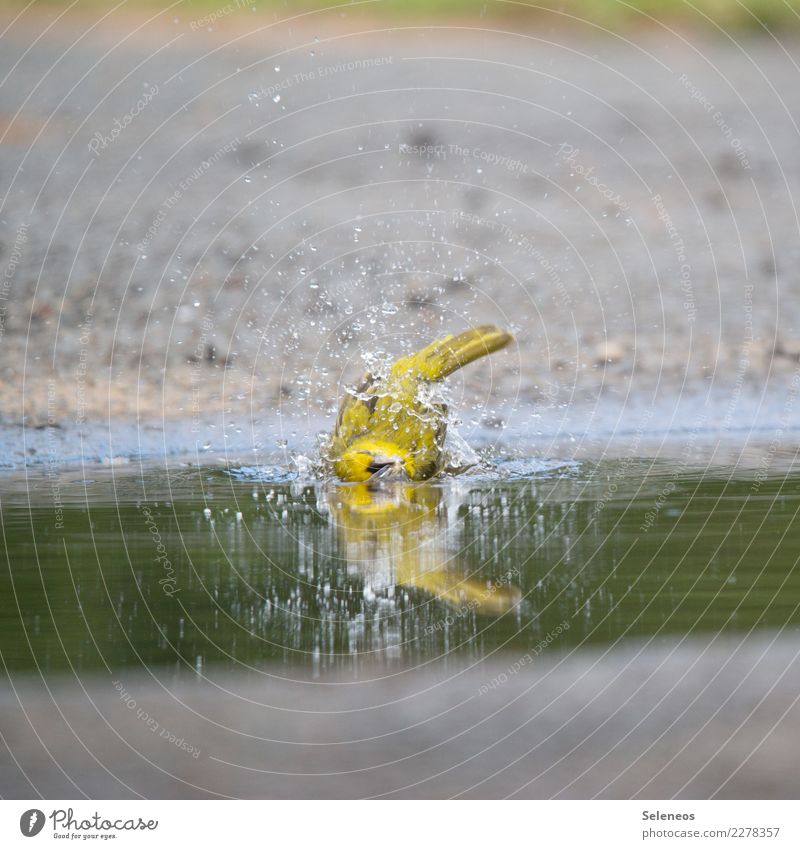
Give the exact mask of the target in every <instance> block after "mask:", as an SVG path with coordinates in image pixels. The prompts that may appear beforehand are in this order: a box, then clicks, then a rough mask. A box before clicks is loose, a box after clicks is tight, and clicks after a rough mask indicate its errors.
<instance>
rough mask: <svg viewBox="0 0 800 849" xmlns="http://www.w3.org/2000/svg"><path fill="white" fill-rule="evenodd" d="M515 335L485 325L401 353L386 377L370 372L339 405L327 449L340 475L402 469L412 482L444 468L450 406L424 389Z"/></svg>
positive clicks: (355, 477)
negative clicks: (431, 397) (431, 398)
mask: <svg viewBox="0 0 800 849" xmlns="http://www.w3.org/2000/svg"><path fill="white" fill-rule="evenodd" d="M511 339H512V337H511V335H510V334H509V333H506V332H505V331H504V330H500V329H498V328H497V327H494V326H493V325H490V324H486V325H482V326H481V327H474V328H472V329H471V330H466V331H465V332H464V333H461V334H459V335H458V336H452V335H448V336H445V337H443V338H442V339H438V340H436V341H435V342H432V343H431V344H430V345H428V346H427V347H426V348H423V349H422V350H421V351H417V353H415V354H410V355H409V356H407V357H401V358H400V359H399V360H397V361H396V362H395V363H394V365H393V366H392V367H391V369H390V370H389V373H388V374H387V375H386V376H385V377H383V378H380V379H379V378H376V377H374V376H373V375H370V374H368V375H367V376H366V377H365V378H364V380H363V381H362V383H361V384H360V385H359V386H358V387H357V388H356V389H355V390H354V392H353V393H352V394H348V395H347V396H346V397H345V399H344V400H343V401H342V405H341V407H340V409H339V416H338V419H337V422H336V428H335V429H334V432H333V435H332V437H331V440H330V443H329V446H328V452H327V453H328V455H329V456H330V457H331V459H332V461H333V467H334V470H335V471H336V474H337V475H338V476H339V477H340V478H341V479H342V480H345V481H364V480H367V479H368V478H370V477H371V476H372V475H373V474H376V473H378V472H382V471H383V470H385V469H387V468H399V469H402V470H403V471H405V473H406V475H407V476H408V477H409V478H410V479H411V480H425V479H427V478H429V477H431V476H432V475H435V474H436V473H437V472H439V471H441V469H442V466H443V451H444V438H445V434H446V431H447V407H446V406H445V405H444V404H441V403H432V402H429V401H427V400H426V399H425V398H424V397H422V395H423V393H421V392H420V390H421V388H422V387H423V386H424V385H425V384H428V383H432V382H435V381H438V380H442V379H444V378H445V377H447V376H448V375H449V374H452V373H453V372H454V371H456V370H457V369H460V368H461V367H462V366H464V365H466V364H467V363H471V362H472V361H473V360H477V359H478V358H479V357H483V356H485V355H486V354H491V353H492V352H493V351H497V350H499V349H500V348H503V347H505V346H506V345H507V344H508V343H509V342H510V341H511Z"/></svg>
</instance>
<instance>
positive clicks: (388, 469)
mask: <svg viewBox="0 0 800 849" xmlns="http://www.w3.org/2000/svg"><path fill="white" fill-rule="evenodd" d="M367 471H368V472H371V473H372V476H371V477H370V480H378V479H379V478H384V477H388V476H390V475H392V474H394V473H395V472H401V471H403V458H402V457H398V456H397V455H396V454H392V455H386V454H373V455H372V460H371V461H370V464H369V466H367Z"/></svg>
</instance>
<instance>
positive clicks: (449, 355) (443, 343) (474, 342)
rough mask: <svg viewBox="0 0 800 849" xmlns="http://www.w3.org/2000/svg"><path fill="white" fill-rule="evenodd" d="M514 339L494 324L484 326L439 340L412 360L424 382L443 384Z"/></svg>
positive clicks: (412, 357)
mask: <svg viewBox="0 0 800 849" xmlns="http://www.w3.org/2000/svg"><path fill="white" fill-rule="evenodd" d="M512 338H513V337H512V336H511V334H510V333H506V331H505V330H500V328H498V327H495V326H494V325H493V324H483V325H481V326H480V327H473V328H472V329H471V330H465V331H464V332H463V333H459V335H458V336H453V335H448V336H444V337H443V338H441V339H437V340H436V341H435V342H432V343H431V344H430V345H428V347H427V348H423V349H422V350H421V351H417V353H416V354H414V355H412V356H411V357H410V358H409V359H410V360H411V362H412V364H413V367H414V368H415V369H416V370H417V372H418V374H419V376H420V377H421V378H423V379H424V380H441V379H442V378H444V377H447V375H448V374H452V373H453V372H454V371H457V370H458V369H460V368H461V366H465V365H466V364H467V363H471V362H472V361H473V360H477V359H478V358H479V357H483V356H485V355H486V354H491V353H492V352H493V351H499V350H500V348H504V347H505V346H506V345H508V343H509V342H510V341H511V340H512Z"/></svg>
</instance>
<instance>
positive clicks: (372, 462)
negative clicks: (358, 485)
mask: <svg viewBox="0 0 800 849" xmlns="http://www.w3.org/2000/svg"><path fill="white" fill-rule="evenodd" d="M408 461H409V454H408V452H407V451H403V449H402V448H400V447H399V446H398V445H392V444H389V443H385V442H381V441H380V440H369V439H363V440H357V441H356V442H354V443H353V444H352V445H351V446H350V447H349V448H348V449H347V450H346V451H345V452H343V454H342V456H341V457H339V459H338V460H337V461H336V474H337V475H338V476H339V477H340V478H341V479H342V480H344V481H366V480H369V479H370V478H372V477H373V476H374V475H378V476H379V477H383V476H384V475H391V474H394V473H395V472H396V473H399V474H404V473H405V474H408V472H409V469H408V468H407V467H406V464H407V463H408ZM408 476H409V477H410V474H409V475H408Z"/></svg>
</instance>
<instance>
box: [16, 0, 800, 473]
mask: <svg viewBox="0 0 800 849" xmlns="http://www.w3.org/2000/svg"><path fill="white" fill-rule="evenodd" d="M53 14H55V13H53ZM116 14H117V13H109V15H110V17H107V18H104V20H103V21H102V22H98V21H97V20H96V19H88V18H86V17H83V18H71V17H69V16H68V17H67V18H66V19H62V20H60V21H59V22H58V23H57V24H55V25H54V26H53V27H52V28H50V29H49V30H47V31H46V32H45V27H46V25H47V23H48V22H49V20H50V19H49V18H47V17H43V16H41V15H40V16H38V17H37V16H34V17H31V16H30V15H23V16H22V18H21V19H20V20H19V21H17V22H16V23H14V25H13V26H11V27H10V28H9V29H8V31H7V32H5V33H4V35H3V38H2V42H3V50H2V51H0V75H2V78H5V75H6V74H8V76H7V78H5V79H6V81H5V83H4V84H3V85H2V86H0V132H2V133H3V134H4V136H3V144H2V146H1V147H0V161H1V162H2V167H0V197H1V198H2V222H3V232H2V246H1V250H2V254H1V256H2V262H3V264H4V283H3V291H2V292H0V295H2V297H3V301H2V304H3V307H4V312H3V315H2V331H1V335H0V345H2V366H1V367H0V411H1V412H0V414H1V415H2V419H3V421H4V422H5V423H6V424H11V425H13V426H18V425H19V424H21V423H22V422H23V421H24V422H25V423H27V424H28V425H30V426H31V427H36V426H44V425H46V424H48V423H51V424H55V425H57V426H58V427H59V428H63V429H69V435H68V441H69V442H70V444H71V446H72V447H74V445H75V444H76V443H77V441H78V438H77V436H76V434H75V428H76V427H83V426H86V427H89V428H92V427H94V428H101V429H103V428H104V429H105V431H106V439H107V440H108V439H109V431H111V433H112V434H113V435H116V434H121V438H120V439H116V440H115V442H116V444H115V445H114V450H115V452H116V453H118V454H121V455H124V456H130V455H131V454H135V453H136V452H137V449H138V445H137V442H138V440H139V439H143V440H144V441H147V440H149V439H159V438H160V439H161V441H162V442H163V443H164V444H165V445H167V446H169V447H170V449H174V450H175V451H179V452H180V451H182V452H189V453H194V451H195V448H196V447H197V446H200V447H202V446H203V445H206V444H209V445H211V444H213V445H215V447H216V450H220V446H221V445H223V444H225V443H226V441H235V442H237V443H238V444H239V445H241V444H243V443H244V444H246V443H249V444H251V445H252V444H253V442H254V441H258V440H259V437H260V435H261V434H263V433H265V432H269V431H270V430H271V429H274V425H275V421H276V411H280V413H281V415H282V416H288V417H290V418H291V417H294V418H298V417H299V419H300V420H301V427H300V428H299V429H297V432H298V433H299V434H300V436H302V435H303V434H304V431H305V428H304V427H303V426H302V419H303V418H304V417H306V416H309V417H311V418H312V419H314V420H323V421H325V419H326V417H327V416H330V415H331V413H332V410H333V408H334V406H335V402H336V397H337V394H338V393H339V392H340V391H341V386H342V385H344V384H346V383H349V382H352V381H354V380H356V379H357V378H358V376H359V374H360V373H361V372H362V371H363V369H364V366H365V363H364V357H365V356H367V355H373V354H374V353H375V351H376V348H382V349H384V350H385V351H386V352H387V353H388V354H389V355H397V354H399V353H401V352H403V351H405V350H409V349H410V348H412V347H414V346H419V345H421V344H423V343H427V342H429V341H430V339H431V338H433V337H434V336H436V335H437V334H440V333H441V332H444V331H453V330H459V329H462V328H463V327H464V326H466V325H467V324H469V323H480V322H486V321H495V322H497V323H499V324H501V325H503V326H506V327H509V328H511V329H512V330H513V331H514V333H515V335H516V338H517V343H518V344H517V346H515V347H513V348H510V349H508V350H507V351H504V352H501V353H499V354H497V355H496V356H494V357H493V358H492V361H491V364H483V365H482V366H480V367H476V368H473V369H471V370H469V371H465V372H464V373H463V374H461V375H458V376H456V378H455V379H454V392H455V394H456V397H458V398H461V399H462V404H461V409H462V410H463V411H464V415H463V418H464V419H465V421H466V422H467V423H468V424H469V423H470V422H473V421H474V422H476V423H477V424H480V423H483V424H485V425H487V426H489V427H492V426H496V425H498V424H503V425H509V426H512V427H516V428H517V431H525V430H529V431H530V430H533V431H538V430H540V429H542V427H543V425H542V422H541V421H539V419H541V418H544V430H545V431H547V430H548V428H550V429H552V424H553V422H554V421H558V420H559V415H560V414H561V413H563V412H564V411H565V410H569V411H571V413H572V415H573V416H574V417H575V418H576V419H577V420H578V421H585V420H586V419H587V417H589V416H590V415H591V413H592V412H593V411H594V410H595V409H597V408H598V405H599V408H600V409H601V412H602V415H603V417H604V419H605V420H606V421H608V422H611V423H612V424H613V423H614V422H616V421H621V422H629V420H630V419H631V417H633V418H634V419H635V421H634V423H633V425H632V428H636V427H638V426H639V424H640V422H639V420H638V416H639V413H638V412H637V411H641V410H644V409H649V408H651V407H652V411H651V414H650V420H649V421H646V422H645V423H644V428H645V430H648V429H652V428H657V427H660V426H661V425H662V424H664V423H665V422H667V423H669V422H670V421H673V419H674V421H673V423H674V424H675V426H676V427H677V428H692V427H694V426H695V425H696V424H697V421H696V419H697V416H696V415H694V414H693V409H700V408H701V407H703V405H704V404H705V403H706V402H708V403H710V413H709V415H708V419H709V423H711V424H713V425H714V426H715V427H720V428H722V429H723V430H724V429H731V428H735V427H741V426H749V425H750V423H751V422H753V421H754V420H755V419H756V418H758V417H759V416H760V417H761V418H762V419H766V420H767V424H770V425H773V424H775V423H777V422H778V421H780V420H781V418H782V416H783V417H784V418H789V417H791V415H792V414H793V413H794V404H793V401H792V399H793V397H794V395H795V394H796V392H797V386H798V382H800V373H798V363H797V357H798V354H800V314H798V302H797V299H796V298H793V297H791V292H792V291H793V289H794V288H795V287H796V282H797V280H796V278H797V273H796V268H797V244H798V238H797V235H798V233H797V230H798V220H797V214H796V209H795V205H794V198H795V197H796V195H797V189H798V180H799V179H800V169H799V167H798V161H797V157H796V155H795V153H796V146H797V128H796V125H795V121H794V115H796V113H797V110H798V108H800V102H798V97H800V95H799V94H798V92H800V88H799V87H798V86H797V85H796V77H797V69H796V67H795V65H794V63H793V61H792V59H791V57H792V55H793V51H794V45H793V43H791V42H790V41H787V40H786V39H787V38H788V37H787V36H782V38H784V41H785V44H783V45H782V47H783V48H785V49H781V46H777V45H776V42H775V41H774V40H771V39H768V38H766V37H764V38H758V37H754V36H750V37H744V38H743V39H742V40H740V41H738V42H732V41H730V40H726V39H724V38H722V37H719V38H712V37H711V35H710V33H709V32H708V31H707V30H706V31H704V32H697V33H694V34H687V33H683V32H671V31H666V30H663V29H659V28H653V29H650V30H637V31H635V32H634V33H632V34H631V35H632V36H634V37H629V36H615V35H613V34H608V33H607V34H605V35H604V36H602V37H601V35H600V34H599V32H598V30H597V29H596V28H594V27H590V26H588V25H586V26H585V27H581V26H578V25H575V26H573V28H571V29H566V30H565V29H564V28H563V27H558V26H557V21H558V19H557V18H554V19H553V20H552V21H551V20H550V19H549V18H547V17H545V18H544V19H543V20H542V21H541V22H540V24H539V26H538V28H536V29H534V28H531V29H530V30H528V31H522V32H511V31H508V29H509V27H508V21H507V20H506V19H497V20H495V19H494V18H493V16H492V11H491V8H487V10H485V14H484V16H483V17H481V18H480V19H477V20H475V21H464V22H463V23H460V24H459V25H458V26H451V27H431V26H424V25H423V26H419V27H416V26H414V25H413V23H412V22H408V23H407V24H405V25H403V26H399V27H387V26H386V25H381V26H379V25H378V24H376V22H375V21H374V20H372V19H369V18H366V17H363V16H362V15H361V14H360V13H359V12H358V11H357V10H347V11H344V12H343V11H338V12H330V13H319V14H315V15H312V16H310V17H307V18H303V19H302V20H298V21H295V22H293V23H291V24H271V23H270V22H268V21H265V20H263V19H260V18H257V17H254V16H252V15H251V14H250V13H249V12H248V13H245V12H244V11H242V12H240V13H236V14H231V15H228V16H226V19H225V21H223V22H221V23H220V24H219V25H218V26H217V27H216V28H214V29H213V31H212V32H209V31H207V29H206V28H205V27H204V26H200V25H198V23H197V21H195V20H190V19H188V18H186V16H185V15H183V16H182V15H180V14H175V13H170V15H168V16H167V15H159V16H156V19H155V21H153V22H151V23H150V24H144V23H143V22H142V21H138V22H136V23H135V24H134V22H132V21H131V19H130V17H124V18H117V17H115V15H116ZM242 16H245V17H244V18H243V17H242ZM245 18H246V19H245ZM115 21H116V23H115ZM92 25H95V26H92ZM90 27H91V29H90ZM793 381H794V382H793ZM792 387H794V388H792ZM787 395H789V396H791V397H790V398H789V402H790V408H791V409H790V410H789V411H788V412H787V411H786V410H785V409H784V408H785V406H786V403H787ZM687 396H688V398H689V399H690V400H689V401H688V402H685V400H684V399H685V398H686V397H687ZM679 404H684V407H681V408H680V409H678V405H679ZM686 407H688V410H687V409H686ZM537 413H538V414H543V415H539V416H536V415H535V414H537ZM629 427H630V426H629ZM288 430H290V431H291V430H295V428H294V427H291V428H288ZM573 430H574V428H573ZM154 433H156V434H157V435H156V436H153V434H154ZM162 433H163V435H162ZM242 433H244V434H245V436H244V438H240V435H241V434H242ZM12 438H13V437H11V436H9V437H8V438H7V439H12ZM286 438H290V439H291V434H287V436H286ZM270 447H273V446H270ZM69 453H70V454H71V455H72V456H74V454H75V452H74V451H70V452H69ZM93 456H95V455H93ZM6 459H7V458H6ZM98 459H102V457H99V458H98ZM15 462H16V461H15Z"/></svg>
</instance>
